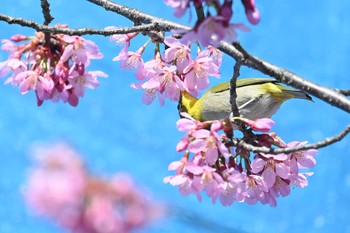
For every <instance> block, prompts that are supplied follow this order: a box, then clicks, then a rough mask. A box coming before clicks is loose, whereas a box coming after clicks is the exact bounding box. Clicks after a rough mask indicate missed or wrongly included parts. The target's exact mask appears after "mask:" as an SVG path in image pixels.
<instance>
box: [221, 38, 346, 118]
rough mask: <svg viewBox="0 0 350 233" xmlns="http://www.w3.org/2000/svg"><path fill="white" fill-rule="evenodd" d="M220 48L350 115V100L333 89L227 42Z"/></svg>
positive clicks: (246, 64) (244, 63)
mask: <svg viewBox="0 0 350 233" xmlns="http://www.w3.org/2000/svg"><path fill="white" fill-rule="evenodd" d="M218 48H219V49H220V50H221V51H223V52H224V53H226V54H228V55H230V56H232V57H233V58H234V59H236V61H237V60H241V61H242V64H243V65H245V66H248V67H251V68H254V69H256V70H259V71H260V72H262V73H264V74H266V75H269V76H271V77H274V78H276V79H277V80H278V81H280V82H282V83H285V84H287V85H290V86H292V87H295V88H297V89H300V90H303V91H305V92H307V93H309V94H311V95H313V96H316V97H318V98H320V99H321V100H323V101H325V102H327V103H329V104H331V105H333V106H336V107H338V108H340V109H342V110H344V111H346V112H348V113H350V100H349V99H348V98H346V97H345V96H344V95H342V94H340V93H338V92H337V91H334V90H333V89H331V88H328V87H323V86H320V85H318V84H315V83H313V82H311V81H308V80H306V79H304V78H302V77H300V76H298V75H296V74H294V73H293V72H291V71H288V70H286V69H283V68H280V67H278V66H275V65H273V64H271V63H269V62H267V61H264V60H262V59H260V58H258V57H255V56H253V55H251V54H249V53H247V52H246V54H243V53H241V52H240V51H239V50H237V49H236V48H235V47H234V46H232V45H230V44H229V43H227V42H221V43H220V45H219V47H218Z"/></svg>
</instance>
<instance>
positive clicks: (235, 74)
mask: <svg viewBox="0 0 350 233" xmlns="http://www.w3.org/2000/svg"><path fill="white" fill-rule="evenodd" d="M240 68H241V61H239V60H238V61H236V64H235V65H234V67H233V76H232V78H231V79H230V104H231V110H232V114H233V116H234V117H239V116H240V115H241V114H240V113H239V110H238V105H237V101H236V99H237V91H236V82H237V78H238V77H239V74H240Z"/></svg>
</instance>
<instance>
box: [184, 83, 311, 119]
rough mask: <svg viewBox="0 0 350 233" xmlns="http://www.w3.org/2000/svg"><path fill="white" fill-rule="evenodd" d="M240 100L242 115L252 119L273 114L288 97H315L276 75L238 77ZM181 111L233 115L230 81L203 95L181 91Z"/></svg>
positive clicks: (220, 116) (210, 115) (201, 116)
mask: <svg viewBox="0 0 350 233" xmlns="http://www.w3.org/2000/svg"><path fill="white" fill-rule="evenodd" d="M236 93H237V99H236V103H237V106H238V110H239V112H240V114H241V116H242V117H245V118H248V119H250V120H256V119H259V118H271V116H272V115H273V114H274V113H275V112H276V111H277V110H278V109H279V108H280V106H281V105H282V103H283V102H284V101H286V100H289V99H293V98H298V99H305V100H310V101H312V98H311V97H310V96H309V95H308V94H306V93H305V92H303V91H300V90H296V89H292V88H288V87H285V86H282V85H281V84H279V83H278V82H277V80H275V79H267V78H245V79H240V80H237V83H236ZM178 110H179V112H187V113H188V114H189V115H190V116H192V117H193V118H194V119H196V120H198V121H209V120H220V119H224V118H229V117H232V114H231V113H232V111H231V104H230V82H224V83H221V84H218V85H217V86H214V87H213V88H210V89H209V90H207V91H206V92H205V93H204V94H203V96H202V97H201V98H199V99H197V98H195V97H194V96H192V95H191V94H189V93H188V92H187V91H181V96H180V100H179V104H178Z"/></svg>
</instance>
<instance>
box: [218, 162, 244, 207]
mask: <svg viewBox="0 0 350 233" xmlns="http://www.w3.org/2000/svg"><path fill="white" fill-rule="evenodd" d="M223 176H224V177H227V178H226V180H224V182H223V183H221V184H220V196H219V198H220V202H221V204H222V205H223V206H229V205H232V204H233V202H234V201H242V200H243V198H244V197H245V196H246V195H247V193H246V192H247V190H246V185H245V180H246V176H245V174H244V173H240V172H238V171H237V170H234V169H233V168H230V169H226V170H225V171H223Z"/></svg>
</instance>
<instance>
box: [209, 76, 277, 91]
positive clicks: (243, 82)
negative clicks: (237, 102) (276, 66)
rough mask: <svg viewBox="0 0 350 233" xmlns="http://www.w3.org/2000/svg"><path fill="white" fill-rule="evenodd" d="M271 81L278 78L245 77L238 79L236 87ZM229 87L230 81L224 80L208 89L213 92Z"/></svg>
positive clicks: (225, 89)
mask: <svg viewBox="0 0 350 233" xmlns="http://www.w3.org/2000/svg"><path fill="white" fill-rule="evenodd" d="M271 82H273V83H274V82H277V80H276V79H272V78H244V79H239V80H237V83H236V87H237V88H239V87H244V86H249V85H258V84H263V83H271ZM229 89H230V82H223V83H220V84H218V85H216V86H214V87H213V88H211V89H209V90H208V91H210V92H212V93H218V92H222V91H227V90H229Z"/></svg>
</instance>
